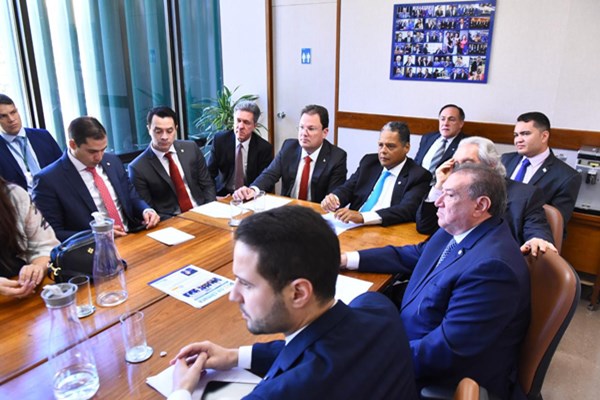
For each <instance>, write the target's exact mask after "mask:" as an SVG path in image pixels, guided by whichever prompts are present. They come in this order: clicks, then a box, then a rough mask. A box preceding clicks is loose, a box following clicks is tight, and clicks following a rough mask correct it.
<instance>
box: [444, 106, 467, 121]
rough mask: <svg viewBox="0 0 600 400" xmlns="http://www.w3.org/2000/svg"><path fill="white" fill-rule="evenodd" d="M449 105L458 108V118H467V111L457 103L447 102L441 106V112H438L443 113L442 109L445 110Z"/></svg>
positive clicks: (462, 119)
mask: <svg viewBox="0 0 600 400" xmlns="http://www.w3.org/2000/svg"><path fill="white" fill-rule="evenodd" d="M449 107H453V108H456V109H457V110H458V118H460V120H461V121H464V120H465V111H464V110H463V109H462V108H460V107H459V106H457V105H456V104H446V105H445V106H443V107H442V108H440V112H439V113H438V115H440V114H441V113H442V111H444V110H445V109H446V108H449Z"/></svg>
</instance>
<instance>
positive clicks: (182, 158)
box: [163, 142, 192, 189]
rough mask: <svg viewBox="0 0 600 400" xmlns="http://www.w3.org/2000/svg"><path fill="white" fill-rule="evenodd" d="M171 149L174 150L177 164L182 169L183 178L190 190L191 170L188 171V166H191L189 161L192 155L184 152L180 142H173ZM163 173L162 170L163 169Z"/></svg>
mask: <svg viewBox="0 0 600 400" xmlns="http://www.w3.org/2000/svg"><path fill="white" fill-rule="evenodd" d="M173 147H174V148H175V152H176V153H177V157H178V158H179V163H180V164H181V169H183V176H184V177H185V179H186V180H187V184H188V186H190V189H191V186H192V185H191V180H192V170H191V169H190V165H191V163H190V161H191V157H192V154H190V152H189V151H188V152H187V153H186V152H185V149H184V148H183V143H181V142H175V143H174V144H173ZM163 171H164V168H163ZM169 180H171V179H169Z"/></svg>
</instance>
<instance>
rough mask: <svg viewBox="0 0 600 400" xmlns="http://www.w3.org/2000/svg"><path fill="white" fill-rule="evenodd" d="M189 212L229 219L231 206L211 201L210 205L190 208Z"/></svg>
mask: <svg viewBox="0 0 600 400" xmlns="http://www.w3.org/2000/svg"><path fill="white" fill-rule="evenodd" d="M191 211H193V212H195V213H198V214H202V215H206V216H208V217H213V218H227V219H229V218H230V217H231V206H230V205H229V204H225V203H221V202H220V201H211V202H210V203H206V204H203V205H201V206H198V207H195V208H192V210H191Z"/></svg>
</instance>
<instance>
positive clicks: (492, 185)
mask: <svg viewBox="0 0 600 400" xmlns="http://www.w3.org/2000/svg"><path fill="white" fill-rule="evenodd" d="M452 173H453V174H454V173H464V174H468V175H470V176H471V179H472V183H471V184H470V185H469V187H468V188H467V194H468V195H469V198H470V199H471V200H475V199H476V198H478V197H480V196H487V197H489V199H490V201H491V203H492V204H491V205H490V209H489V210H488V212H489V213H490V215H492V216H493V217H500V216H502V215H504V213H505V212H506V202H507V200H506V183H505V180H504V178H503V177H502V176H501V175H500V174H499V173H498V171H496V170H495V169H492V168H490V167H488V166H486V165H483V164H474V163H465V164H461V165H459V166H458V168H456V169H455V170H454V171H453V172H452Z"/></svg>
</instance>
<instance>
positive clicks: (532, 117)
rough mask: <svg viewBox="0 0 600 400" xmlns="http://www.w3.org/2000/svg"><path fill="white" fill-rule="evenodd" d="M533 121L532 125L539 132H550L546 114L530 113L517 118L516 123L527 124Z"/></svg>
mask: <svg viewBox="0 0 600 400" xmlns="http://www.w3.org/2000/svg"><path fill="white" fill-rule="evenodd" d="M529 121H533V125H534V126H535V127H536V128H537V129H539V130H540V131H542V132H543V131H548V132H550V120H549V119H548V117H546V114H544V113H541V112H539V111H530V112H526V113H524V114H521V115H519V116H518V117H517V122H529Z"/></svg>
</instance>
